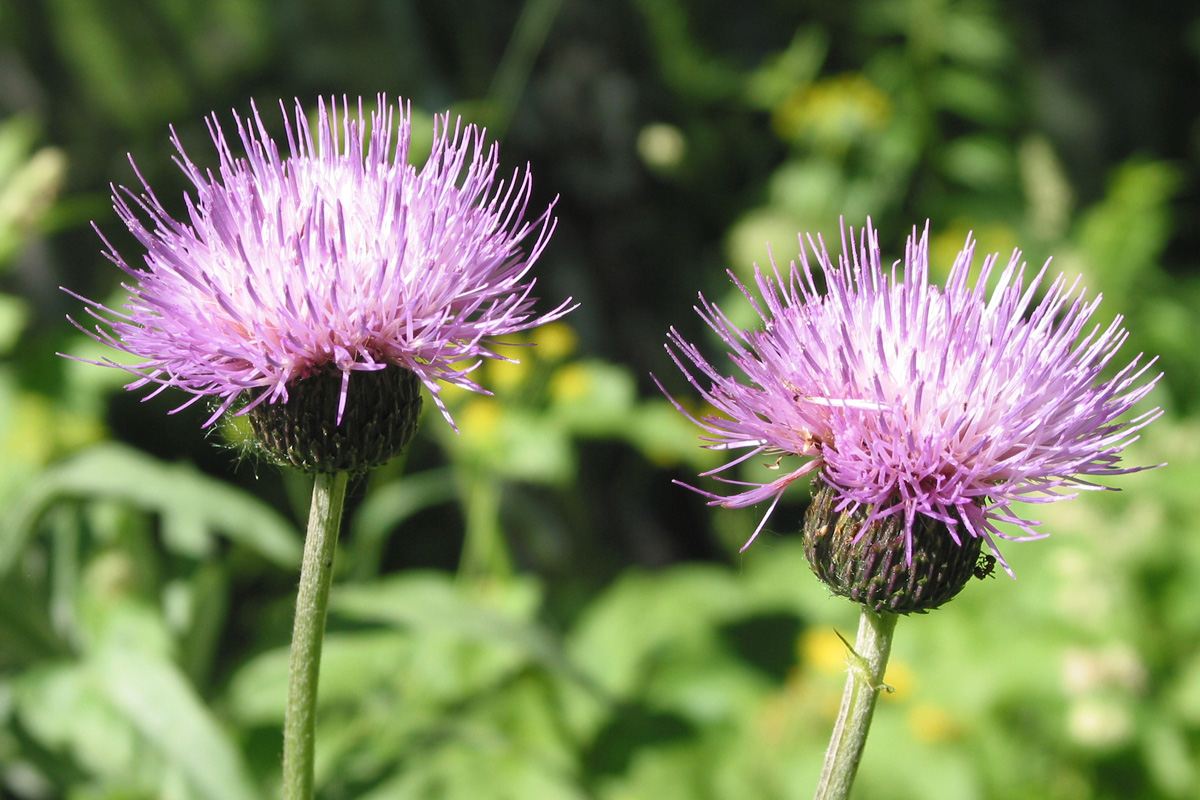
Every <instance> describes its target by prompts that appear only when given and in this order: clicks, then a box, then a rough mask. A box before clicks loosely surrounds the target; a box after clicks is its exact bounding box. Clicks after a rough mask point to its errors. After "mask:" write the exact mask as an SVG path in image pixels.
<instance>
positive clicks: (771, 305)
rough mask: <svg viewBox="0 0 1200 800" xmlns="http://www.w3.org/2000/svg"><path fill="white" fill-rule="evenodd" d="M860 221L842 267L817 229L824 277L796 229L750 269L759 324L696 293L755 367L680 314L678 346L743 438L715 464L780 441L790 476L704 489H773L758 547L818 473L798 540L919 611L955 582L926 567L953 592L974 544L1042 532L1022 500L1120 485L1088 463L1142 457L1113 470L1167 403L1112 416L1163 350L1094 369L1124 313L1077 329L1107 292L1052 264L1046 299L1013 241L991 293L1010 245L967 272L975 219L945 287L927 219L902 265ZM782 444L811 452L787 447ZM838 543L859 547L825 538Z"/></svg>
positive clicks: (894, 603) (777, 446)
mask: <svg viewBox="0 0 1200 800" xmlns="http://www.w3.org/2000/svg"><path fill="white" fill-rule="evenodd" d="M854 236H855V233H854V231H853V230H851V231H850V232H849V235H847V233H846V231H845V230H844V229H843V234H842V250H843V253H844V255H842V256H841V257H840V258H839V261H838V266H837V267H835V266H833V263H832V262H831V260H830V258H829V255H828V253H827V251H826V249H825V244H824V242H823V241H822V240H821V239H820V238H819V237H818V238H817V239H816V240H815V241H814V240H813V239H812V237H808V240H807V241H808V245H809V248H810V249H811V250H812V254H813V256H814V258H815V261H816V267H818V268H819V274H820V276H821V277H822V278H823V282H824V284H825V291H824V293H822V291H821V289H820V288H819V284H818V270H814V269H813V265H812V264H810V262H809V258H808V256H807V255H806V253H805V252H804V249H803V244H804V241H803V239H802V241H801V246H802V249H801V254H800V265H799V267H797V265H796V264H795V263H794V262H793V264H792V266H791V269H790V271H788V273H787V274H786V275H783V274H781V273H780V271H779V269H778V268H777V267H775V268H773V269H772V270H771V272H769V273H765V272H763V271H762V270H760V269H758V268H756V269H755V283H756V284H757V287H758V290H759V293H760V294H761V297H762V302H761V303H760V302H758V301H756V300H755V298H754V297H753V296H752V294H751V292H750V291H749V290H748V289H747V288H746V287H745V286H743V285H741V284H740V283H739V284H738V286H739V288H741V290H742V291H743V293H744V294H745V295H746V297H747V298H748V299H749V300H750V302H751V303H752V304H753V305H754V308H755V310H756V311H757V312H758V314H759V316H760V317H761V318H762V320H763V327H762V329H761V330H754V331H746V330H741V329H739V328H738V327H737V326H736V325H734V324H733V323H732V322H731V321H730V319H729V318H728V317H727V316H725V314H724V313H723V312H722V311H721V310H720V309H719V308H718V307H717V306H716V305H714V304H712V303H710V302H708V301H706V300H705V299H704V298H703V296H701V298H700V305H699V306H698V307H697V311H698V312H699V313H700V315H701V317H702V318H703V319H704V320H705V322H707V323H708V324H709V325H710V326H711V327H712V328H713V330H714V331H716V332H717V334H718V335H719V336H720V337H721V340H722V341H723V342H724V343H725V344H726V345H727V346H728V348H729V351H730V352H729V355H730V358H731V360H732V361H733V363H734V365H735V366H736V367H737V369H738V370H739V371H740V372H741V373H742V375H744V378H745V380H744V381H740V380H739V379H738V378H737V377H730V376H727V375H725V374H723V373H722V372H721V371H719V370H718V369H717V368H716V367H714V366H713V365H712V364H711V363H710V362H709V361H708V360H707V359H706V358H705V357H704V356H703V355H701V353H700V350H699V349H698V348H697V347H696V346H695V345H693V344H690V343H688V342H687V341H685V340H684V339H683V337H682V336H680V334H679V333H678V332H677V331H675V330H674V329H672V331H671V333H670V342H671V344H673V345H674V348H675V349H676V350H677V351H678V354H677V353H676V352H675V350H673V349H672V347H671V345H670V344H669V345H668V347H667V349H668V351H669V352H670V353H671V356H672V358H673V359H674V361H675V363H676V364H677V365H678V366H679V368H680V369H681V370H683V372H684V374H685V375H686V376H687V379H688V381H689V382H690V383H691V384H692V385H693V386H695V387H696V389H698V390H699V392H700V394H701V395H702V396H703V398H704V399H705V400H706V401H708V403H710V404H711V405H712V406H713V407H714V408H715V409H716V410H717V412H719V413H714V414H709V415H706V416H703V417H701V418H696V417H694V416H692V415H690V414H689V417H690V418H691V419H692V421H693V422H695V423H696V424H697V425H699V426H700V427H701V428H702V429H703V430H704V431H705V434H704V435H703V436H702V438H703V439H704V440H705V441H707V442H708V444H707V446H708V447H710V448H712V449H716V450H738V449H744V450H747V451H748V452H746V453H744V454H742V455H741V456H740V457H738V458H735V459H734V460H732V461H730V462H728V463H726V464H724V465H723V466H721V467H719V468H717V469H716V470H713V471H712V473H705V474H706V475H708V474H713V473H720V472H722V471H723V470H726V469H728V468H730V467H732V466H734V465H735V464H739V463H741V462H743V461H746V460H748V459H750V458H753V457H755V456H757V455H759V454H766V455H772V456H778V458H779V461H778V462H777V463H776V464H775V465H773V466H775V467H776V468H778V469H781V470H782V471H783V474H782V475H781V477H779V478H778V479H776V480H774V481H772V482H769V483H764V484H747V483H744V482H740V481H736V480H733V479H729V478H721V480H725V481H726V482H728V483H731V484H738V485H741V486H743V487H746V488H744V489H743V490H741V491H737V492H734V493H731V494H728V495H721V494H715V493H712V492H708V491H703V490H700V489H696V491H699V492H700V493H701V494H703V495H705V496H706V497H708V498H709V499H710V504H711V505H720V506H724V507H727V508H741V507H745V506H751V505H754V504H757V503H760V502H763V501H767V500H769V501H770V503H771V505H770V507H769V508H768V510H767V513H766V515H765V516H764V517H763V519H762V521H761V522H760V523H759V525H758V528H757V529H756V530H755V531H754V535H753V536H751V537H750V540H749V541H747V542H746V546H749V544H750V542H752V541H753V540H754V538H755V537H757V536H758V534H759V532H760V531H761V530H762V528H763V526H764V525H765V524H766V521H767V519H768V517H769V516H770V514H771V512H772V511H773V510H774V508H775V505H776V503H778V501H779V498H780V496H781V495H782V494H783V492H784V490H785V489H786V488H787V486H788V485H789V484H790V483H792V482H793V481H795V480H796V479H798V478H800V477H801V476H803V475H808V474H810V473H814V474H815V475H816V477H817V479H816V480H815V481H814V488H815V489H816V490H817V496H816V498H815V500H814V504H813V510H816V511H817V512H818V513H819V514H820V515H821V516H822V518H821V519H818V520H815V521H813V520H811V519H810V521H807V522H806V529H811V530H807V531H806V548H807V550H808V553H809V558H810V561H813V562H814V563H813V567H814V570H815V571H817V573H818V575H819V576H821V577H822V579H823V580H825V581H826V582H827V583H830V584H831V586H833V588H834V591H835V592H838V593H841V594H846V595H847V596H850V597H852V598H853V599H856V600H859V601H860V602H869V604H871V605H874V606H875V607H876V608H877V609H878V610H890V611H908V610H925V609H927V608H930V607H934V606H935V605H937V604H938V603H940V602H943V601H944V600H945V599H948V597H945V596H944V594H945V593H944V592H941V593H939V592H934V593H933V595H931V594H930V591H931V590H930V589H928V588H927V587H925V584H924V583H923V582H924V581H928V580H935V579H936V580H942V578H944V577H945V574H944V573H953V575H952V576H951V577H950V580H951V582H955V581H960V580H961V582H960V583H958V586H957V587H956V588H954V589H953V591H952V592H950V595H949V596H953V594H954V593H957V591H958V589H959V588H961V585H962V583H965V581H966V579H967V578H969V577H970V575H971V574H972V573H973V572H975V571H977V570H979V571H980V572H982V571H985V570H986V569H987V567H988V565H985V564H982V563H981V564H980V565H979V566H977V565H976V561H975V556H976V554H978V553H979V546H980V543H981V542H986V543H987V545H988V547H989V548H990V550H991V552H992V554H993V555H994V557H995V558H998V559H1000V561H1001V564H1003V563H1004V562H1003V559H1002V558H1001V556H1000V553H999V550H998V549H997V540H998V539H1015V540H1024V539H1034V538H1041V537H1042V536H1044V535H1045V534H1042V533H1039V532H1038V531H1037V529H1036V528H1037V525H1038V523H1037V522H1036V521H1033V520H1029V519H1025V518H1022V517H1021V516H1019V515H1018V512H1017V511H1016V510H1015V509H1014V508H1013V506H1014V504H1015V503H1018V502H1028V503H1041V502H1052V501H1057V500H1063V499H1067V498H1069V497H1073V496H1075V495H1076V494H1077V490H1082V489H1101V488H1108V487H1103V486H1099V485H1097V484H1094V483H1091V482H1090V481H1089V480H1087V478H1088V477H1090V476H1103V475H1119V474H1123V473H1126V472H1134V471H1137V470H1139V469H1145V467H1131V468H1122V467H1119V466H1118V464H1119V462H1120V457H1119V454H1120V452H1121V450H1122V448H1124V447H1125V446H1126V445H1128V444H1129V443H1130V442H1132V441H1133V440H1135V439H1136V438H1137V436H1136V435H1135V432H1136V431H1138V430H1139V429H1141V428H1143V427H1144V426H1146V425H1147V424H1149V423H1150V422H1151V421H1152V420H1154V419H1155V418H1157V417H1158V416H1159V414H1160V411H1159V410H1158V409H1153V410H1151V411H1147V412H1146V413H1144V414H1142V415H1141V416H1138V417H1137V418H1135V419H1133V420H1131V421H1126V422H1118V421H1117V419H1118V417H1120V416H1121V415H1122V414H1124V413H1125V412H1126V411H1128V410H1129V409H1130V408H1131V407H1132V406H1133V405H1134V404H1135V403H1137V402H1138V401H1139V400H1141V399H1142V398H1144V397H1145V396H1146V395H1147V393H1149V392H1150V390H1151V388H1152V387H1153V386H1154V384H1155V382H1156V381H1157V380H1158V378H1157V377H1153V378H1150V379H1149V380H1143V376H1144V375H1145V373H1146V371H1147V370H1148V369H1149V367H1150V365H1151V364H1153V363H1154V362H1153V360H1151V361H1150V362H1148V363H1146V364H1144V365H1142V366H1140V367H1139V362H1140V361H1141V360H1142V356H1141V355H1139V356H1138V357H1137V358H1135V359H1134V360H1133V361H1132V363H1130V364H1128V365H1127V366H1125V367H1124V368H1123V369H1121V370H1120V371H1118V372H1117V373H1116V374H1115V375H1114V376H1113V377H1111V378H1109V379H1107V380H1104V379H1102V373H1103V372H1104V370H1105V369H1106V368H1107V367H1108V365H1109V364H1110V362H1112V360H1113V358H1114V357H1115V356H1116V354H1117V351H1118V349H1119V348H1120V346H1121V345H1122V344H1123V343H1124V341H1125V339H1126V337H1127V333H1126V331H1125V330H1124V328H1122V327H1121V317H1117V318H1116V319H1115V320H1114V321H1113V322H1112V323H1111V324H1110V325H1109V326H1108V327H1107V328H1104V329H1101V328H1100V327H1099V326H1095V327H1091V328H1090V329H1086V330H1085V327H1086V326H1087V323H1088V320H1089V318H1090V317H1091V316H1092V314H1093V313H1094V312H1095V310H1096V307H1097V305H1098V304H1099V301H1100V297H1099V296H1096V297H1095V298H1093V299H1087V298H1086V296H1085V293H1084V292H1083V290H1082V289H1080V287H1079V280H1078V279H1076V280H1075V281H1074V282H1071V283H1068V282H1067V281H1066V279H1065V278H1064V277H1062V276H1059V277H1058V278H1056V279H1055V280H1054V281H1053V282H1052V283H1051V284H1050V285H1049V287H1048V288H1047V289H1046V291H1045V293H1044V296H1043V297H1042V299H1041V300H1040V301H1039V300H1037V299H1036V297H1035V293H1036V291H1037V290H1038V288H1039V286H1041V285H1042V283H1043V279H1044V278H1045V275H1046V267H1043V268H1042V269H1041V270H1040V271H1039V272H1038V273H1037V274H1036V276H1034V277H1033V279H1032V280H1029V281H1028V282H1027V281H1026V274H1025V266H1024V264H1023V263H1022V262H1021V254H1020V252H1014V253H1013V256H1012V258H1011V259H1010V260H1009V262H1008V264H1007V266H1005V267H1004V269H1003V270H1001V271H1000V274H999V276H998V277H997V279H996V285H995V288H994V289H993V290H992V291H991V293H990V294H989V293H988V291H987V284H988V280H989V278H990V277H991V276H992V273H993V270H994V268H995V265H996V262H997V258H998V257H997V256H996V255H992V256H989V257H987V258H986V259H985V261H984V264H983V268H982V270H981V272H980V274H979V275H978V277H977V278H976V279H975V281H974V283H973V284H972V283H971V282H970V281H969V278H968V273H969V272H970V269H971V264H972V261H973V258H974V251H975V243H974V241H973V240H972V239H971V238H970V237H969V236H968V238H967V242H966V245H965V246H964V248H963V250H962V251H961V252H960V253H959V255H958V258H957V259H956V260H955V262H954V266H953V267H952V268H951V270H950V275H949V277H948V279H947V282H946V286H945V288H941V287H939V286H936V285H931V284H930V282H929V228H928V225H926V228H925V232H924V233H923V234H921V235H920V236H918V235H917V231H916V230H914V231H913V235H912V236H911V237H910V238H909V240H908V244H907V247H906V251H905V258H904V263H903V272H902V273H901V272H900V271H899V270H898V266H899V263H898V262H897V264H895V265H893V266H892V267H891V269H890V270H885V269H884V268H883V267H882V265H881V261H880V251H879V243H878V234H877V233H876V232H875V231H874V230H873V229H872V228H871V226H870V223H869V222H868V225H867V228H866V230H865V231H862V232H861V237H860V239H859V240H858V241H857V242H856V241H855V239H854ZM735 281H736V278H735ZM680 354H681V355H680ZM685 362H690V365H689V364H688V363H685ZM693 369H694V370H695V373H696V374H693ZM702 381H703V382H702ZM676 407H677V408H679V410H680V411H683V409H682V408H681V407H679V405H678V404H676ZM684 413H685V414H686V413H687V412H686V411H684ZM790 456H799V457H801V458H803V459H805V460H803V461H802V462H801V463H799V464H795V463H794V462H792V463H789V461H790V459H789V457H790ZM822 492H824V494H822ZM812 513H813V512H812V511H810V517H811V515H812ZM838 515H841V516H840V517H839V516H838ZM1000 523H1009V524H1011V525H1014V526H1015V527H1016V528H1017V529H1018V530H1019V531H1020V533H1019V534H1015V535H1014V534H1011V533H1008V532H1006V531H1005V530H1003V529H1002V528H1000V527H999V524H1000ZM948 543H952V544H953V545H954V547H950V548H949V551H948V552H946V551H947V544H948ZM960 546H961V547H960ZM838 548H842V549H843V550H844V549H845V548H857V549H855V551H854V553H852V554H850V555H846V554H845V553H843V554H841V555H838V554H837V553H834V552H832V551H833V550H837V549H838ZM743 549H744V548H743ZM958 550H962V551H963V553H962V555H959V556H957V558H954V557H955V555H956V554H955V552H954V551H958ZM935 551H936V552H935ZM931 553H934V555H933V556H931V555H930V554H931ZM947 556H949V557H951V560H952V561H954V562H955V563H948V562H947V560H946V558H947ZM930 558H933V562H936V563H933V562H930V561H929V559H930ZM867 562H870V563H867ZM993 563H994V562H993ZM931 564H932V565H931ZM1005 568H1006V569H1007V565H1005ZM939 576H940V577H939ZM935 582H936V581H935ZM900 584H904V586H901V585H900ZM905 591H907V592H908V596H904V597H900V596H899V595H901V594H904V592H905ZM914 593H915V594H916V595H921V594H922V593H924V596H913V594H914ZM934 595H936V597H935V596H934ZM910 606H912V607H910Z"/></svg>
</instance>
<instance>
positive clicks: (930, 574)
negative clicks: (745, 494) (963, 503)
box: [804, 478, 994, 614]
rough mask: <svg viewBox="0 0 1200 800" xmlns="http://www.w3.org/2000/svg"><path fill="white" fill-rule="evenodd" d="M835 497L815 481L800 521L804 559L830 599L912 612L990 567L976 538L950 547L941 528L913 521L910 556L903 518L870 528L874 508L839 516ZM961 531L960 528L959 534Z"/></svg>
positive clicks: (890, 518) (947, 533)
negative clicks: (826, 589)
mask: <svg viewBox="0 0 1200 800" xmlns="http://www.w3.org/2000/svg"><path fill="white" fill-rule="evenodd" d="M837 503H838V494H837V492H836V491H835V490H834V489H833V487H831V486H830V485H829V484H827V483H825V482H824V481H822V480H820V479H819V478H815V479H814V480H813V502H812V505H811V506H809V509H808V511H807V513H806V514H805V516H804V553H805V555H806V556H807V557H808V562H809V564H810V565H811V566H812V570H813V572H815V573H816V574H817V577H818V578H820V579H821V581H822V582H824V583H825V585H826V586H828V587H829V588H830V589H832V590H833V593H834V594H837V595H841V596H842V597H848V598H850V599H851V600H853V601H855V602H857V603H861V604H862V605H864V606H866V607H867V608H870V609H871V610H873V611H875V612H885V611H886V612H890V613H893V614H910V613H912V612H914V611H917V612H925V611H929V610H931V609H934V608H937V607H938V606H940V605H942V604H943V603H945V602H947V601H949V600H951V599H953V598H954V596H955V595H957V594H958V593H959V592H960V591H962V588H963V587H964V586H966V585H967V581H969V580H970V579H971V577H972V576H974V575H979V576H980V577H983V576H984V575H986V574H988V572H990V569H986V568H985V567H984V566H981V565H983V564H987V565H988V566H990V564H994V560H992V561H990V562H989V560H990V559H992V557H991V556H988V555H983V554H981V553H980V540H979V539H977V538H975V537H972V536H967V535H960V536H959V539H960V541H961V542H962V543H961V544H959V543H957V542H955V540H954V538H953V537H952V536H951V535H950V531H949V529H948V528H947V527H946V525H945V523H942V522H939V521H938V520H935V519H931V518H930V517H926V516H924V515H918V516H916V518H915V519H914V521H913V527H912V556H911V558H909V555H908V545H907V542H906V537H905V531H904V515H903V514H892V515H891V516H887V517H884V518H882V519H876V520H872V521H871V522H867V521H866V520H867V518H868V517H869V516H870V514H871V511H872V509H871V508H870V507H869V506H859V507H858V508H856V509H853V510H847V511H843V512H838V511H837V510H836V507H837ZM960 530H961V529H960Z"/></svg>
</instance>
